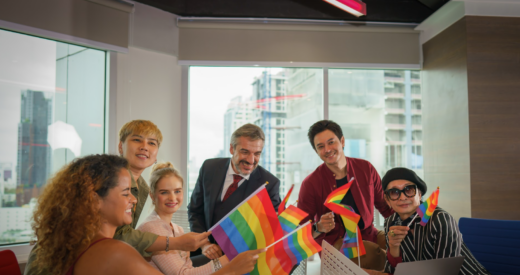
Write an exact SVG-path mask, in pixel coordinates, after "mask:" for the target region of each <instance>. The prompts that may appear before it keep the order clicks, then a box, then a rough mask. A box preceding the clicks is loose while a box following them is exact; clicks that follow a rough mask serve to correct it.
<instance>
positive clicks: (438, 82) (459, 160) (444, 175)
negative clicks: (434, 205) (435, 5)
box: [422, 19, 471, 219]
mask: <svg viewBox="0 0 520 275" xmlns="http://www.w3.org/2000/svg"><path fill="white" fill-rule="evenodd" d="M465 24H466V23H465V21H464V19H462V20H460V21H458V22H457V23H455V24H454V25H452V26H451V27H449V28H448V29H446V30H445V31H444V32H442V33H441V34H439V35H437V36H436V37H434V38H432V39H431V40H429V41H428V42H427V43H425V44H424V45H423V54H424V57H423V58H424V65H423V71H422V89H423V94H422V98H423V100H422V104H423V105H422V108H423V154H424V180H425V181H426V183H427V184H428V188H429V189H430V192H431V191H433V190H434V189H435V188H436V187H437V186H439V187H440V189H441V192H440V196H439V206H440V207H443V208H444V209H446V210H447V211H448V212H449V213H451V214H452V215H453V216H454V217H455V218H456V219H458V218H460V217H471V192H470V189H471V181H470V156H469V152H470V147H469V146H470V143H469V125H468V86H467V74H466V62H467V58H466V38H465V33H466V27H465Z"/></svg>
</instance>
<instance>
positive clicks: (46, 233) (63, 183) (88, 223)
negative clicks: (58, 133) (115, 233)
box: [32, 155, 128, 274]
mask: <svg viewBox="0 0 520 275" xmlns="http://www.w3.org/2000/svg"><path fill="white" fill-rule="evenodd" d="M127 167H128V161H127V160H126V159H124V158H121V157H118V156H114V155H91V156H87V157H83V158H79V159H75V160H73V161H72V162H71V163H70V164H68V165H66V166H65V167H63V168H62V169H61V170H60V171H59V172H58V173H57V174H56V175H55V176H54V177H52V178H50V179H49V181H48V182H47V185H46V187H45V189H44V191H43V194H42V195H41V196H40V197H39V198H38V204H37V208H36V210H35V211H34V214H33V219H34V222H33V224H32V228H33V230H34V233H35V234H36V237H37V243H38V246H37V248H36V250H35V253H36V260H35V264H36V265H37V266H38V268H39V269H42V268H46V269H47V270H48V271H49V272H50V273H52V274H63V273H65V272H66V271H67V269H68V268H69V267H70V266H71V265H72V264H73V262H74V261H75V260H76V258H77V257H78V256H79V254H80V253H81V249H84V248H86V246H88V245H89V244H90V242H91V241H92V238H93V237H94V236H95V235H96V233H97V232H98V231H99V229H100V226H101V221H100V218H101V217H100V214H99V210H98V199H99V198H98V197H100V198H104V197H106V196H107V195H108V191H109V190H110V189H111V188H114V187H115V186H116V185H117V181H118V176H119V173H120V171H121V169H122V168H127ZM96 194H97V195H96Z"/></svg>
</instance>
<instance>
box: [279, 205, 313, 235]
mask: <svg viewBox="0 0 520 275" xmlns="http://www.w3.org/2000/svg"><path fill="white" fill-rule="evenodd" d="M308 215H309V214H308V213H305V211H303V210H301V209H300V208H298V207H296V206H294V205H289V207H287V209H285V210H284V211H283V212H282V213H281V214H280V215H278V220H279V221H280V225H281V226H282V229H283V231H284V235H287V234H289V233H290V232H291V231H293V230H294V229H296V227H298V225H299V224H300V222H301V221H302V220H303V219H304V218H305V217H307V216H308Z"/></svg>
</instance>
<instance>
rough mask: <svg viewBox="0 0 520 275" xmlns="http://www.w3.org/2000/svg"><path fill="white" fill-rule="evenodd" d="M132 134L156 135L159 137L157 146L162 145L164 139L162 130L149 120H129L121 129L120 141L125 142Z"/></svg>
mask: <svg viewBox="0 0 520 275" xmlns="http://www.w3.org/2000/svg"><path fill="white" fill-rule="evenodd" d="M131 134H136V135H145V136H155V138H157V143H158V144H157V146H161V143H162V139H163V136H162V133H161V130H159V128H158V127H157V125H155V124H153V122H151V121H149V120H132V121H130V122H127V123H126V124H125V125H123V127H121V129H120V130H119V141H121V142H125V140H126V138H127V137H128V136H129V135H131Z"/></svg>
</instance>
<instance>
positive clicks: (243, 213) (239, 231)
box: [210, 185, 290, 275]
mask: <svg viewBox="0 0 520 275" xmlns="http://www.w3.org/2000/svg"><path fill="white" fill-rule="evenodd" d="M210 231H212V235H213V237H214V238H215V240H216V241H217V243H218V244H219V245H220V247H221V248H222V251H224V253H226V255H227V256H228V258H229V260H231V259H233V258H235V257H236V256H237V255H238V254H239V253H241V252H244V251H247V250H252V249H258V248H264V247H267V246H268V245H270V244H272V243H274V242H275V241H276V240H279V239H281V238H282V237H283V230H282V228H281V226H280V222H279V221H278V217H277V216H276V212H275V211H274V207H273V204H272V202H271V199H270V197H269V194H268V193H267V190H266V189H265V185H264V186H262V187H260V188H259V189H258V190H256V191H255V192H254V193H253V194H251V195H250V196H249V197H248V198H247V199H246V200H244V201H243V202H242V203H241V204H239V205H238V206H237V207H236V208H235V209H234V210H233V211H231V212H230V213H229V214H228V215H226V216H225V217H224V218H222V220H221V221H219V222H218V223H217V224H216V225H215V226H213V227H212V228H211V229H210ZM280 243H281V242H280ZM274 247H275V249H269V250H268V251H267V252H266V253H261V254H259V258H258V261H257V264H256V266H255V268H254V270H253V271H252V272H251V273H250V274H254V275H256V274H262V275H264V274H266V275H270V274H288V272H289V271H290V269H289V271H286V269H287V267H285V269H284V266H283V262H281V261H283V260H284V259H283V257H282V256H283V255H279V254H283V251H279V250H276V246H274ZM282 250H283V249H282Z"/></svg>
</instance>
